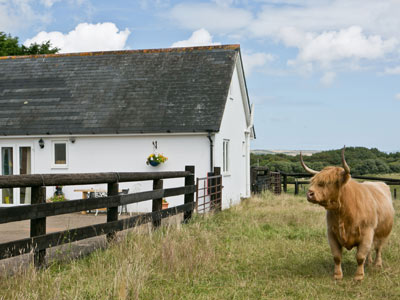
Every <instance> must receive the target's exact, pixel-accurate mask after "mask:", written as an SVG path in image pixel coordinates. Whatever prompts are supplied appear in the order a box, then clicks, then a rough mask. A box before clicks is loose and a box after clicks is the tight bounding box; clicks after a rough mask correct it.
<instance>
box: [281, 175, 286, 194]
mask: <svg viewBox="0 0 400 300" xmlns="http://www.w3.org/2000/svg"><path fill="white" fill-rule="evenodd" d="M281 174H282V173H281ZM282 176H283V192H284V193H287V175H286V174H282Z"/></svg>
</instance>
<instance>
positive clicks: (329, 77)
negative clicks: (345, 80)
mask: <svg viewBox="0 0 400 300" xmlns="http://www.w3.org/2000/svg"><path fill="white" fill-rule="evenodd" d="M335 78H336V73H334V72H326V73H325V74H324V75H323V76H322V77H321V83H322V84H323V85H325V86H329V85H331V84H332V83H333V81H334V80H335Z"/></svg>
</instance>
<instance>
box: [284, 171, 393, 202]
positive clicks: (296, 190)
mask: <svg viewBox="0 0 400 300" xmlns="http://www.w3.org/2000/svg"><path fill="white" fill-rule="evenodd" d="M280 173H281V176H282V185H283V191H284V192H287V185H288V184H294V185H295V188H294V193H295V195H297V194H298V193H299V185H300V184H308V183H309V181H304V180H303V181H299V180H295V181H291V182H288V177H293V178H310V177H312V176H314V175H312V174H309V173H284V172H280ZM351 178H353V179H360V180H371V181H383V182H385V183H386V184H387V185H400V179H397V178H386V177H373V176H361V175H351ZM396 197H397V191H396V189H393V198H394V199H396Z"/></svg>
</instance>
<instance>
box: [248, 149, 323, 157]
mask: <svg viewBox="0 0 400 300" xmlns="http://www.w3.org/2000/svg"><path fill="white" fill-rule="evenodd" d="M300 151H301V153H303V155H304V156H311V155H313V154H314V153H319V152H321V151H320V150H259V149H257V150H251V151H250V152H251V153H253V154H261V155H263V154H285V155H290V156H296V155H299V154H300Z"/></svg>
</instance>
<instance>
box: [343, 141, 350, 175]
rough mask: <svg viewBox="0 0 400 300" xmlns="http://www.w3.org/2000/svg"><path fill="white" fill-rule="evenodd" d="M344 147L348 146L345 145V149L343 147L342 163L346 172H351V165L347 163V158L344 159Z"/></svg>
mask: <svg viewBox="0 0 400 300" xmlns="http://www.w3.org/2000/svg"><path fill="white" fill-rule="evenodd" d="M344 149H346V146H343V149H342V165H343V169H344V171H345V173H346V174H350V168H349V165H348V164H347V162H346V160H345V159H344Z"/></svg>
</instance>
